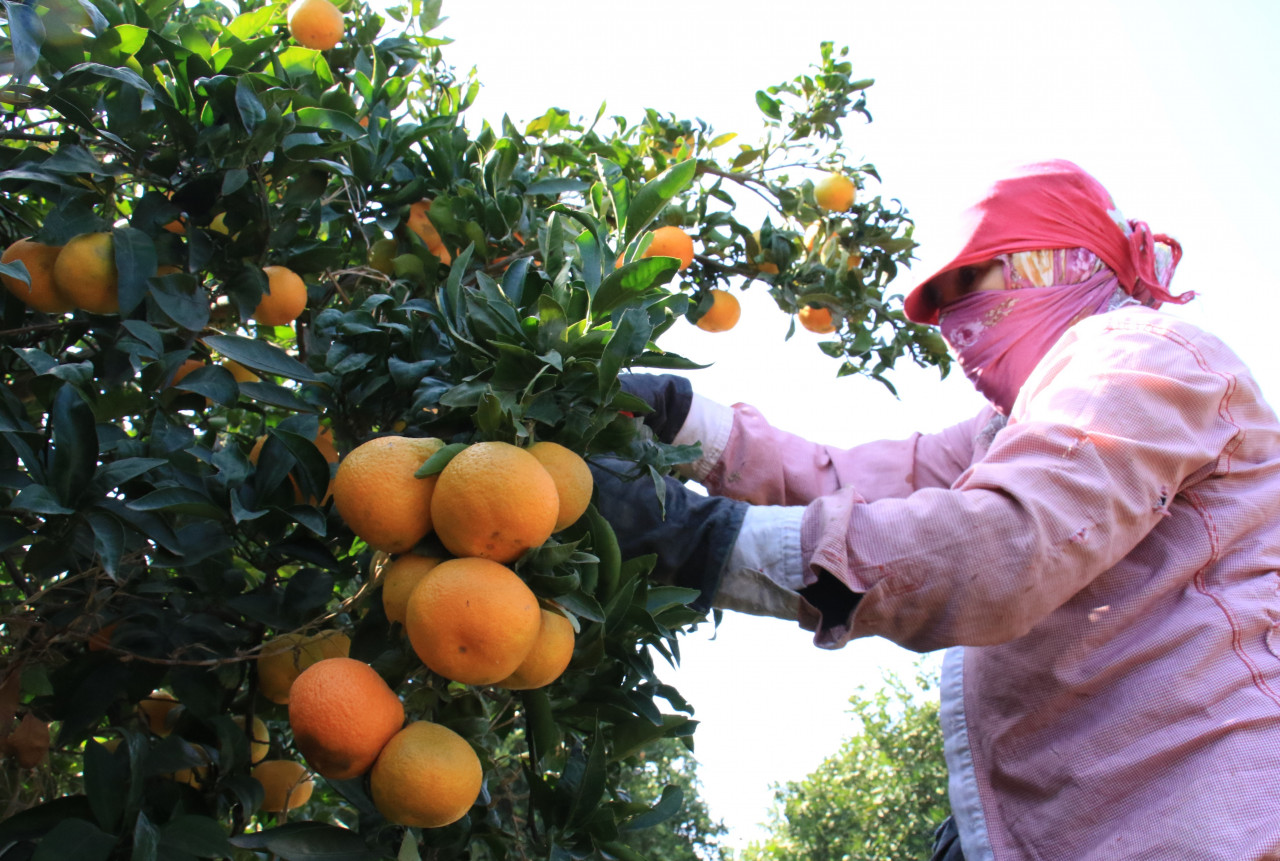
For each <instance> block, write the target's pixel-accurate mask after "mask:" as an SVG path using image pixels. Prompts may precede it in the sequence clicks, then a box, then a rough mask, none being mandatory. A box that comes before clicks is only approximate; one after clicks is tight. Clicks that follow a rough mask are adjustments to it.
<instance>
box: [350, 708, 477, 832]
mask: <svg viewBox="0 0 1280 861" xmlns="http://www.w3.org/2000/svg"><path fill="white" fill-rule="evenodd" d="M483 781H484V770H483V769H482V768H481V766H480V758H479V757H478V756H476V752H475V750H473V749H472V747H471V745H470V744H468V743H467V740H466V739H464V738H463V737H462V736H460V735H458V734H457V733H456V732H454V731H453V730H451V729H449V728H448V727H444V726H441V725H440V724H437V723H431V722H429V721H414V722H413V723H411V724H409V725H408V726H407V727H405V728H404V729H402V730H400V732H398V733H396V734H395V735H394V736H393V737H392V738H391V740H390V741H389V742H387V746H386V747H385V748H383V750H382V753H381V754H380V755H379V756H378V761H377V762H376V763H374V765H373V771H372V772H371V773H370V775H369V789H370V792H371V793H372V795H373V804H374V806H375V807H377V808H378V812H379V813H381V814H382V815H383V816H385V817H386V818H387V819H388V820H389V821H391V822H394V823H396V824H397V825H408V826H412V827H416V828H441V827H443V826H445V825H449V824H451V823H454V822H457V821H458V820H459V819H461V818H462V817H463V816H465V815H466V813H467V811H468V810H470V809H471V805H472V804H474V803H475V801H476V798H477V797H478V796H479V795H480V786H481V784H482V783H483Z"/></svg>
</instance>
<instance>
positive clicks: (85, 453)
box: [49, 385, 98, 506]
mask: <svg viewBox="0 0 1280 861" xmlns="http://www.w3.org/2000/svg"><path fill="white" fill-rule="evenodd" d="M49 420H50V423H51V424H52V426H53V460H52V465H51V466H52V469H51V474H50V476H49V481H50V482H51V483H52V484H53V490H54V492H55V493H56V494H57V496H58V499H59V500H60V501H62V502H63V503H65V504H66V505H69V506H70V505H74V503H75V500H76V499H77V498H79V496H80V495H81V494H82V493H83V492H84V489H85V487H86V486H87V485H88V484H89V480H90V479H92V478H93V472H94V470H95V469H96V468H97V464H98V432H97V428H96V425H95V422H94V419H93V409H92V408H91V407H90V406H89V404H88V403H86V402H85V399H84V397H83V396H82V395H81V394H80V392H79V391H78V390H77V389H76V388H75V387H74V386H70V385H64V386H62V387H61V388H60V389H58V393H57V394H56V395H54V398H53V407H52V409H51V410H50V411H49Z"/></svg>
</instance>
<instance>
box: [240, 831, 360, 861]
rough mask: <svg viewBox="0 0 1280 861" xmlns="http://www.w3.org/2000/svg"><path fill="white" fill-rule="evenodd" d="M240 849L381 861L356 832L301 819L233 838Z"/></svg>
mask: <svg viewBox="0 0 1280 861" xmlns="http://www.w3.org/2000/svg"><path fill="white" fill-rule="evenodd" d="M231 845H232V846H235V847H236V848H237V849H250V850H266V851H268V852H274V853H275V854H276V855H278V856H279V857H280V858H281V859H283V861H377V859H378V858H380V857H381V856H380V855H379V854H378V853H375V852H372V851H370V850H369V848H368V847H367V846H365V843H364V839H363V838H362V837H361V836H360V835H359V834H357V833H355V832H354V831H350V830H348V829H346V828H339V827H338V826H336V825H326V824H324V823H321V822H297V823H290V824H288V825H281V826H280V827H279V828H269V829H267V830H266V831H255V832H252V833H249V834H240V835H237V836H236V837H232V838H231Z"/></svg>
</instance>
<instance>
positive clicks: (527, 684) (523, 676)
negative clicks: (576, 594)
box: [497, 607, 574, 691]
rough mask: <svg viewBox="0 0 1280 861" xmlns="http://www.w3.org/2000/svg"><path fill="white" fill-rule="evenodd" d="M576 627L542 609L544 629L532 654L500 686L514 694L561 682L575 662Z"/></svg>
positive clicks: (539, 631)
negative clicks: (572, 662) (574, 642)
mask: <svg viewBox="0 0 1280 861" xmlns="http://www.w3.org/2000/svg"><path fill="white" fill-rule="evenodd" d="M573 641H574V637H573V623H572V622H570V621H569V620H568V619H566V618H565V616H564V614H563V613H560V612H557V611H555V610H548V609H547V608H545V607H543V608H542V626H541V627H540V628H539V629H538V637H537V639H535V640H534V641H533V647H532V648H531V649H529V654H528V655H526V656H525V659H524V660H523V661H521V662H520V666H518V667H516V671H515V672H514V673H512V674H511V675H509V676H507V677H506V678H505V679H503V680H502V681H500V682H498V683H497V685H498V687H500V688H507V689H509V690H513V691H527V690H531V689H533V688H541V687H546V686H547V685H549V684H551V683H552V682H554V681H555V680H556V679H558V678H560V675H561V674H562V673H563V672H564V671H565V668H566V667H568V666H569V661H570V659H571V658H573Z"/></svg>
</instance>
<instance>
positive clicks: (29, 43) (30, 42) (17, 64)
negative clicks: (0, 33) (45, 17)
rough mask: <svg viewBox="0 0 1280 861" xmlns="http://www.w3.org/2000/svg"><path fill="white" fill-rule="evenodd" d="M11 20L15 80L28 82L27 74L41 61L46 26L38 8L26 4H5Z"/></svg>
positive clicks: (10, 31) (7, 15) (10, 37)
mask: <svg viewBox="0 0 1280 861" xmlns="http://www.w3.org/2000/svg"><path fill="white" fill-rule="evenodd" d="M4 8H5V12H6V17H8V19H9V39H10V41H11V42H12V45H13V61H14V63H13V69H12V72H11V74H12V75H13V79H14V80H19V81H21V80H26V77H27V73H28V72H30V71H31V70H32V69H34V68H35V67H36V63H38V62H39V61H40V46H41V45H42V44H44V25H43V24H42V23H40V16H39V15H37V14H36V7H35V6H34V5H28V4H26V3H9V2H7V0H6V2H5V4H4Z"/></svg>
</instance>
